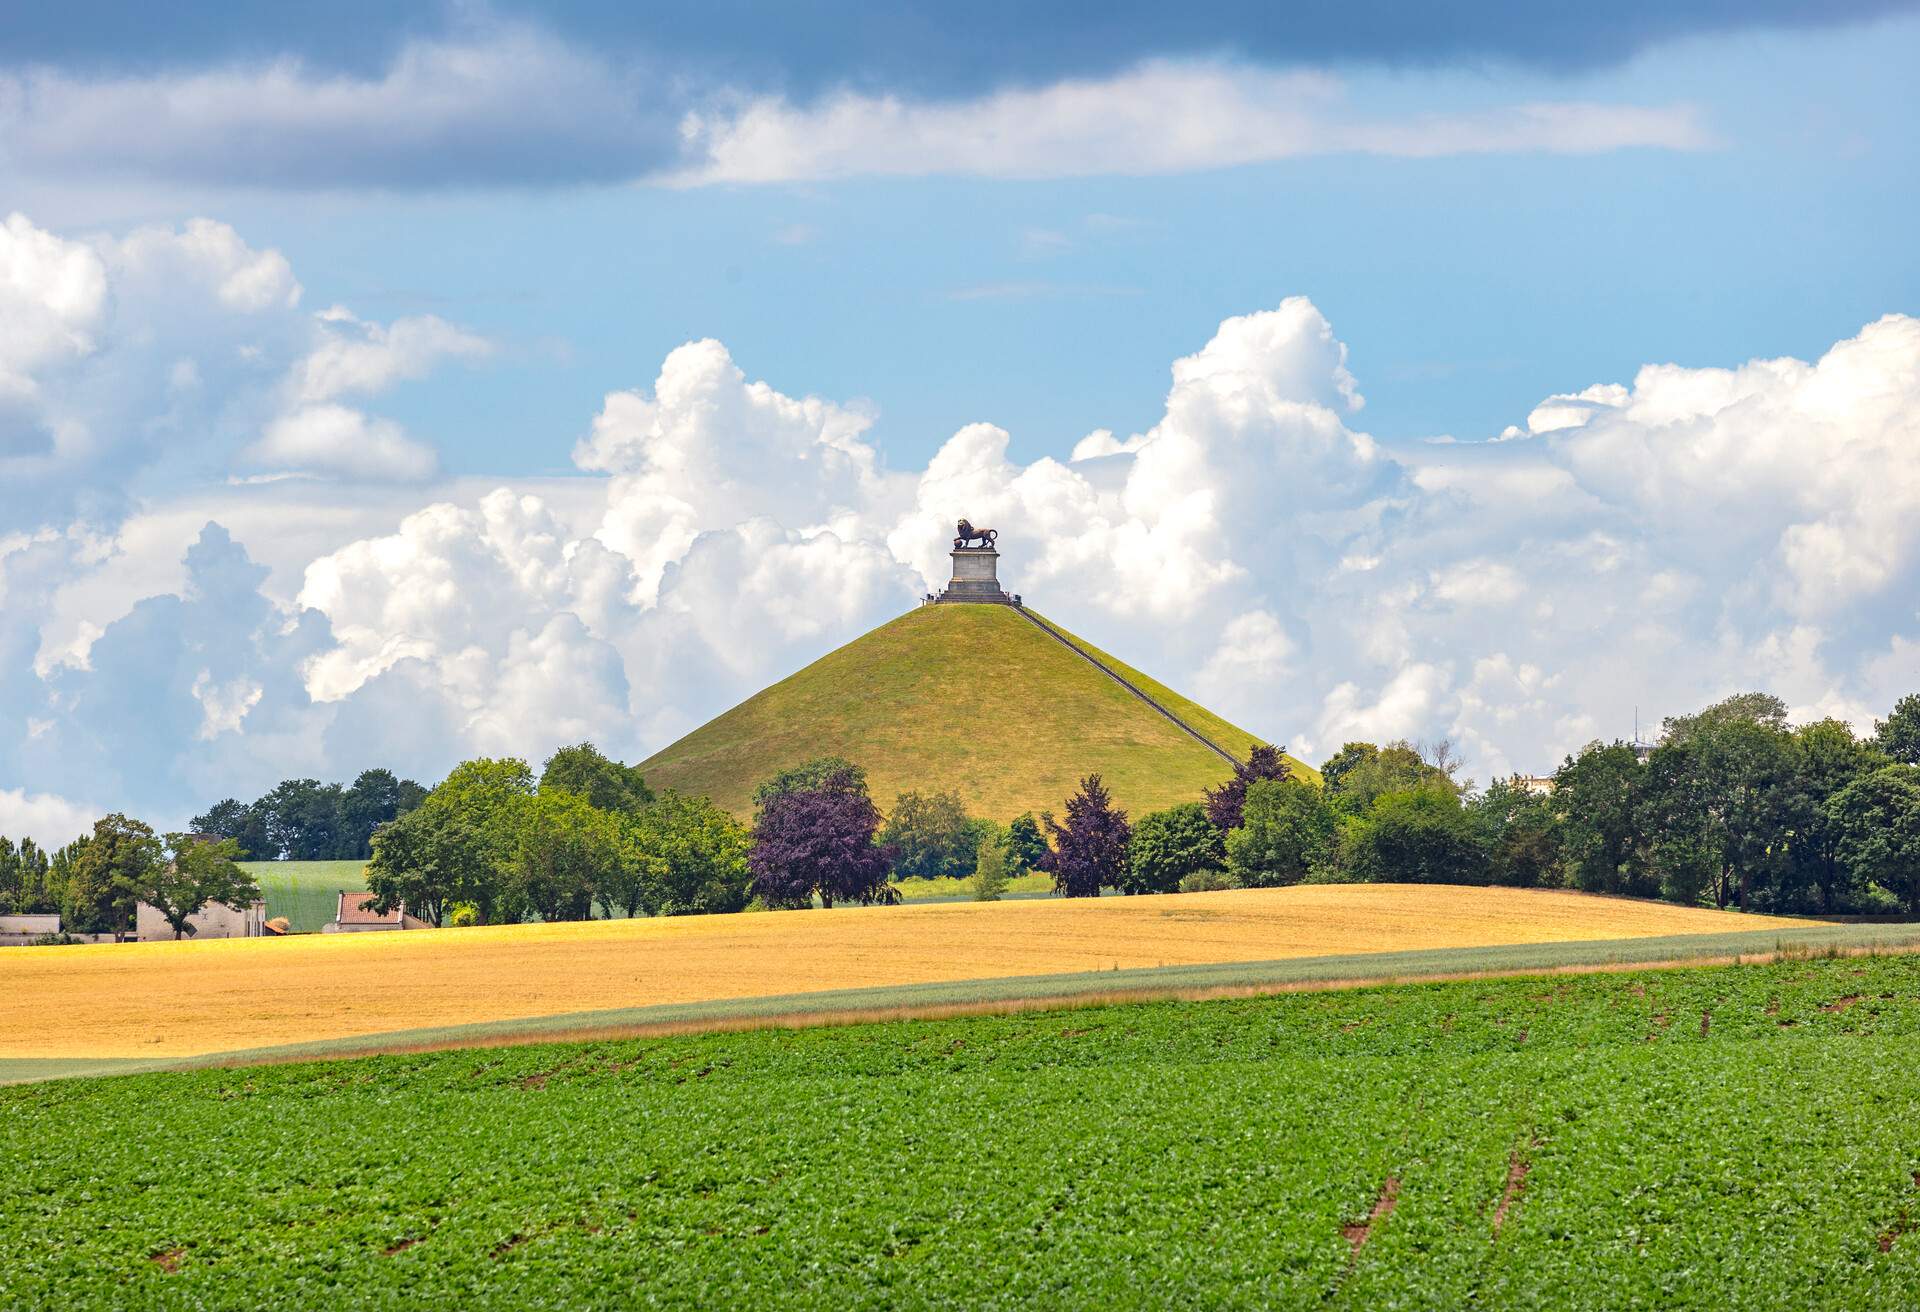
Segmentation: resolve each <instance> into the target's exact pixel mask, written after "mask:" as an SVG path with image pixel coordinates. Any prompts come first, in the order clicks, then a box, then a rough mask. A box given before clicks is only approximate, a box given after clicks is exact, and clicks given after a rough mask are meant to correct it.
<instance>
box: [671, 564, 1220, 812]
mask: <svg viewBox="0 0 1920 1312" xmlns="http://www.w3.org/2000/svg"><path fill="white" fill-rule="evenodd" d="M957 554H958V553H956V555H957ZM992 586H993V589H994V591H995V592H996V593H997V592H998V583H997V582H995V583H994V584H993V585H992ZM982 591H983V592H984V591H985V589H982ZM1001 595H1004V594H1001ZM943 600H944V601H945V602H947V603H948V604H937V605H924V606H921V607H920V608H919V609H917V610H913V611H910V612H909V613H907V614H905V615H902V616H901V617H900V618H899V619H896V620H894V621H892V622H891V623H888V624H883V625H881V626H880V627H879V628H877V629H875V630H873V631H872V632H871V633H868V634H866V635H864V636H862V637H860V638H856V639H855V640H854V641H852V642H850V643H848V644H847V645H846V646H844V647H841V648H840V649H839V650H837V651H834V652H830V653H828V654H827V655H825V656H823V657H821V658H820V659H819V660H817V661H815V662H814V663H813V664H811V665H809V666H807V667H806V668H805V669H803V670H800V671H799V672H798V673H796V674H793V675H790V676H789V677H787V678H785V679H782V680H781V681H780V682H779V683H776V684H774V685H773V686H771V687H769V688H766V689H764V690H763V691H761V692H759V693H756V694H755V695H754V696H752V697H750V698H748V699H747V700H746V701H744V702H742V703H740V705H738V706H736V707H734V708H733V709H732V710H730V711H727V712H726V713H725V714H723V715H720V716H719V717H717V718H716V719H713V720H710V721H708V722H707V723H706V724H704V725H702V726H701V727H700V728H698V729H695V730H694V731H693V732H692V733H690V734H688V735H687V736H686V737H684V738H682V739H680V740H679V741H678V742H676V743H673V744H672V745H670V746H668V747H666V748H664V749H663V750H661V751H660V752H658V753H656V754H655V755H654V756H653V757H651V758H649V759H648V760H646V761H644V762H642V764H641V767H640V768H641V770H642V771H643V772H644V773H645V776H646V779H647V782H648V783H650V784H652V785H654V786H656V787H667V788H676V789H679V790H681V791H683V792H693V793H705V794H706V795H707V796H709V797H711V798H712V799H713V800H714V801H715V802H716V803H718V804H719V805H721V806H723V807H725V808H727V809H728V810H730V811H733V812H735V813H737V814H740V815H746V814H748V813H749V812H750V811H751V810H752V806H753V801H752V799H753V790H754V787H755V786H756V785H757V784H758V783H759V782H760V781H761V780H762V779H765V778H766V777H767V776H768V775H771V774H772V773H774V772H775V771H776V770H779V769H782V768H784V767H786V766H790V765H794V764H797V763H798V762H800V761H803V760H806V759H808V758H810V757H815V756H823V755H828V754H833V755H839V756H844V757H847V758H848V759H849V760H853V761H856V762H858V763H859V764H861V765H862V766H864V767H866V770H867V774H868V778H869V780H870V782H871V786H872V789H873V795H874V799H875V800H876V801H877V802H879V803H880V805H881V806H883V807H885V806H887V805H889V804H890V803H891V802H892V800H893V798H894V796H895V795H896V794H897V793H899V792H902V791H905V790H908V789H919V790H922V791H926V790H931V789H941V788H951V789H953V790H955V791H957V792H958V793H959V794H960V795H961V797H962V798H964V799H965V801H966V803H967V807H968V809H969V810H970V811H972V812H973V813H974V814H976V815H984V816H990V817H992V818H994V819H996V820H1008V819H1011V818H1012V817H1014V816H1016V815H1018V814H1019V813H1020V812H1022V811H1029V810H1031V811H1034V812H1039V811H1042V810H1048V809H1051V810H1056V811H1057V810H1059V809H1060V807H1061V805H1062V803H1063V801H1064V799H1065V798H1066V797H1067V795H1068V794H1069V793H1071V792H1072V791H1073V789H1074V787H1075V786H1076V784H1077V783H1078V781H1079V779H1080V777H1081V776H1082V775H1085V774H1089V773H1095V772H1097V773H1099V774H1100V775H1102V776H1103V777H1104V778H1105V780H1106V782H1107V786H1108V787H1109V788H1110V789H1111V790H1112V792H1113V795H1114V798H1115V800H1116V801H1117V802H1118V803H1119V804H1120V805H1121V806H1124V807H1126V808H1127V809H1128V810H1129V811H1131V812H1133V813H1134V814H1136V815H1138V814H1142V813H1144V812H1146V811H1150V810H1155V809H1157V808H1160V807H1164V806H1170V805H1173V804H1174V803H1176V802H1186V801H1198V800H1199V799H1200V795H1201V790H1202V789H1204V788H1207V787H1209V786H1211V785H1214V784H1217V783H1219V782H1220V781H1221V780H1222V779H1224V778H1226V777H1227V776H1228V774H1230V773H1231V771H1232V764H1231V762H1232V761H1235V760H1244V759H1246V756H1247V754H1248V752H1249V751H1251V750H1252V748H1253V746H1254V744H1255V741H1256V739H1255V738H1254V736H1253V735H1252V734H1249V733H1248V732H1247V731H1246V730H1244V729H1241V728H1239V727H1238V726H1236V725H1233V724H1230V723H1228V722H1227V721H1226V720H1224V719H1222V718H1221V717H1219V716H1217V715H1215V714H1213V713H1212V712H1211V711H1209V710H1207V709H1206V708H1205V707H1202V706H1199V705H1197V704H1195V703H1194V702H1192V701H1189V700H1188V699H1187V698H1185V697H1182V696H1180V695H1179V694H1178V693H1176V692H1174V691H1173V690H1171V689H1170V688H1167V687H1166V686H1165V685H1163V684H1161V683H1159V682H1157V681H1155V680H1153V679H1151V678H1149V677H1147V676H1146V675H1144V674H1142V673H1140V672H1139V671H1137V670H1134V669H1132V668H1131V667H1129V666H1127V665H1125V664H1123V663H1122V662H1120V661H1118V660H1115V659H1114V658H1113V657H1111V656H1109V655H1107V654H1106V653H1105V652H1102V651H1100V650H1098V649H1097V648H1095V647H1093V646H1091V645H1090V644H1088V643H1086V642H1083V641H1082V640H1080V639H1079V638H1076V637H1074V636H1073V635H1072V634H1070V633H1067V632H1066V631H1065V630H1063V629H1060V628H1059V627H1058V626H1057V625H1054V624H1052V623H1051V622H1050V621H1048V620H1046V619H1045V618H1044V617H1042V616H1040V615H1037V614H1035V613H1034V612H1033V611H1031V610H1029V609H1027V608H1025V607H1023V606H1021V605H1020V604H1018V603H1017V602H1013V601H1012V599H1011V598H1008V599H1007V600H1006V601H1001V600H1000V598H999V597H996V598H995V599H994V602H993V603H989V604H977V603H976V604H961V605H954V604H951V603H952V602H953V601H956V600H959V598H957V597H954V596H953V595H951V592H949V593H948V594H945V595H944V596H943ZM983 600H984V598H983Z"/></svg>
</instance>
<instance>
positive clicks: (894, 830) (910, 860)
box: [880, 792, 980, 879]
mask: <svg viewBox="0 0 1920 1312" xmlns="http://www.w3.org/2000/svg"><path fill="white" fill-rule="evenodd" d="M880 842H881V845H882V846H885V847H888V848H891V849H892V851H893V854H894V856H893V877H894V878H895V879H959V878H962V877H963V876H966V875H971V874H972V873H973V867H974V862H975V859H976V858H977V856H978V854H979V850H980V830H979V827H978V826H977V825H975V824H974V823H973V821H971V820H970V819H968V817H967V808H966V805H965V804H964V803H963V802H961V800H960V795H959V794H958V793H953V792H941V793H929V794H922V793H917V792H910V793H901V794H900V795H899V797H897V798H895V799H894V803H893V810H892V811H891V812H889V813H888V815H887V823H886V826H885V828H883V829H882V830H881V831H880Z"/></svg>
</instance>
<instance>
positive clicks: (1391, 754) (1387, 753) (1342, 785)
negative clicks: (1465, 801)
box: [1321, 739, 1460, 816]
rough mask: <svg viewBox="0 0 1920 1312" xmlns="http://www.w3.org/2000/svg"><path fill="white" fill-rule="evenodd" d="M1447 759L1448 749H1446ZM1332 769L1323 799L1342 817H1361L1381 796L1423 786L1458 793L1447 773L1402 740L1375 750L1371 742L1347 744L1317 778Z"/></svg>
mask: <svg viewBox="0 0 1920 1312" xmlns="http://www.w3.org/2000/svg"><path fill="white" fill-rule="evenodd" d="M1446 750H1447V753H1448V756H1449V759H1450V753H1451V749H1450V748H1449V749H1446ZM1327 769H1331V770H1333V772H1334V773H1333V775H1332V776H1331V779H1332V780H1333V782H1330V783H1327V784H1326V790H1327V792H1326V796H1327V800H1328V802H1329V803H1331V804H1332V805H1333V807H1334V809H1335V810H1336V811H1338V812H1340V813H1341V814H1342V815H1347V816H1360V815H1365V814H1366V813H1367V811H1368V810H1369V809H1370V808H1371V807H1372V806H1373V803H1374V800H1375V799H1376V798H1378V797H1380V796H1381V795H1383V794H1385V793H1394V792H1408V791H1411V790H1413V789H1416V788H1423V787H1427V786H1435V787H1442V788H1446V789H1449V790H1452V791H1454V792H1456V793H1457V792H1459V791H1460V789H1459V786H1458V785H1456V784H1455V783H1454V781H1453V779H1452V777H1451V775H1450V774H1449V773H1448V771H1447V770H1445V769H1442V768H1440V767H1438V766H1435V765H1432V764H1430V763H1428V762H1427V761H1426V760H1425V759H1424V758H1423V757H1422V756H1421V755H1420V751H1419V749H1418V748H1416V747H1415V746H1414V745H1413V744H1412V743H1409V742H1407V741H1406V740H1404V739H1402V740H1400V741H1397V742H1391V743H1388V744H1387V745H1386V746H1385V747H1375V746H1374V745H1373V744H1372V743H1348V744H1347V745H1346V746H1345V747H1342V748H1341V749H1340V750H1339V751H1338V752H1337V753H1335V754H1334V757H1333V759H1331V760H1329V761H1328V762H1327V765H1326V766H1325V767H1323V768H1322V771H1321V779H1322V780H1323V781H1324V780H1327V779H1328V778H1329V776H1328V775H1327V773H1326V770H1327Z"/></svg>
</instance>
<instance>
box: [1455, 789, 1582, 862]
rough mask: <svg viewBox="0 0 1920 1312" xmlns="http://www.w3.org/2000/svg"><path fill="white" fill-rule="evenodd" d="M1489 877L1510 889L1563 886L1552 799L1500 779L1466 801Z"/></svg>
mask: <svg viewBox="0 0 1920 1312" xmlns="http://www.w3.org/2000/svg"><path fill="white" fill-rule="evenodd" d="M1467 814H1468V815H1469V816H1470V817H1471V818H1472V820H1473V824H1474V829H1475V831H1476V832H1477V833H1478V835H1479V840H1480V845H1481V847H1483V848H1484V849H1486V853H1487V873H1488V877H1489V879H1491V881H1492V882H1493V883H1495V884H1502V885H1506V886H1507V887H1510V888H1545V887H1551V886H1553V885H1556V884H1558V883H1559V881H1560V836H1559V833H1558V830H1557V827H1556V825H1555V823H1554V818H1553V807H1552V805H1551V804H1550V803H1549V802H1548V800H1547V799H1546V798H1545V797H1544V796H1542V795H1540V794H1538V793H1534V792H1531V791H1529V790H1527V789H1525V788H1521V787H1518V786H1517V785H1515V784H1514V783H1513V782H1512V781H1510V780H1506V779H1500V780H1496V781H1494V782H1493V783H1492V784H1490V785H1488V787H1487V790H1486V791H1485V792H1484V793H1480V794H1479V795H1477V796H1475V797H1473V798H1471V799H1470V800H1469V801H1468V802H1467Z"/></svg>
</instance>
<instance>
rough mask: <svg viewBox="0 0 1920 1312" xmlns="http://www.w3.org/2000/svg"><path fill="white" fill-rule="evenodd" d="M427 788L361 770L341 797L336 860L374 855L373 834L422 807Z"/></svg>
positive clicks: (377, 771) (387, 773)
mask: <svg viewBox="0 0 1920 1312" xmlns="http://www.w3.org/2000/svg"><path fill="white" fill-rule="evenodd" d="M425 796H426V789H424V788H422V787H421V786H420V785H419V784H416V783H414V782H413V781H412V780H411V779H401V778H399V777H398V776H396V775H395V774H394V773H393V771H391V770H384V769H374V770H362V771H361V772H360V776H359V777H358V778H357V779H355V780H354V781H353V783H352V785H351V786H349V787H348V788H347V789H346V791H345V792H343V793H342V794H341V795H340V845H339V847H338V849H336V850H337V851H339V852H340V853H342V855H340V856H338V857H336V858H335V859H337V860H343V861H351V860H353V859H355V858H360V857H368V856H371V855H373V834H374V831H375V830H376V829H378V828H379V827H380V826H381V825H384V824H389V823H391V822H392V821H394V820H396V819H398V818H399V817H400V816H401V815H402V814H404V813H405V812H407V811H411V810H412V809H413V808H414V807H416V806H418V805H420V802H421V799H423V798H424V797H425Z"/></svg>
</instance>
